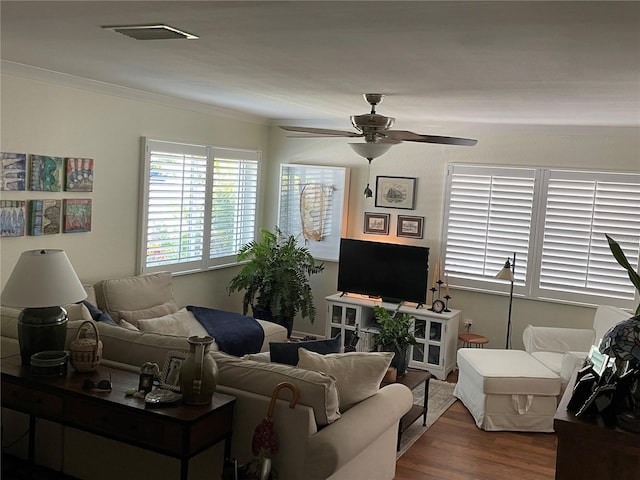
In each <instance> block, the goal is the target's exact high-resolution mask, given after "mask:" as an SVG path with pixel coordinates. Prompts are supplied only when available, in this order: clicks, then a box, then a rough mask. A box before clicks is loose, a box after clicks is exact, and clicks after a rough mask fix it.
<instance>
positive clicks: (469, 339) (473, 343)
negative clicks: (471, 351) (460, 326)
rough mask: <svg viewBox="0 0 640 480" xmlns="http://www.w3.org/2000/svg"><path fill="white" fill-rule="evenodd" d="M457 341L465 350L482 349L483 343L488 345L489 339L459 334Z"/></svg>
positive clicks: (475, 335) (473, 334)
mask: <svg viewBox="0 0 640 480" xmlns="http://www.w3.org/2000/svg"><path fill="white" fill-rule="evenodd" d="M458 340H460V341H461V342H462V346H463V347H465V348H469V347H476V348H484V345H485V343H489V339H488V338H487V337H484V336H482V335H478V334H477V333H461V334H460V335H459V336H458Z"/></svg>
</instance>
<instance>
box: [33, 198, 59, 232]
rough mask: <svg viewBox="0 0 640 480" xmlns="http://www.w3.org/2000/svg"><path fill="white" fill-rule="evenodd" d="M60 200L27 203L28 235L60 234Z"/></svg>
mask: <svg viewBox="0 0 640 480" xmlns="http://www.w3.org/2000/svg"><path fill="white" fill-rule="evenodd" d="M61 205H62V201H61V200H31V201H29V235H36V236H38V235H54V234H56V233H60V217H61Z"/></svg>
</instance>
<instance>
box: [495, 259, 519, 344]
mask: <svg viewBox="0 0 640 480" xmlns="http://www.w3.org/2000/svg"><path fill="white" fill-rule="evenodd" d="M515 275H516V253H515V252H513V263H511V259H509V258H507V261H506V262H505V264H504V267H502V270H500V271H499V272H498V274H497V275H496V278H498V279H500V280H509V282H511V291H510V292H509V318H508V320H507V345H506V347H505V348H507V349H510V348H511V306H512V305H513V281H514V280H515Z"/></svg>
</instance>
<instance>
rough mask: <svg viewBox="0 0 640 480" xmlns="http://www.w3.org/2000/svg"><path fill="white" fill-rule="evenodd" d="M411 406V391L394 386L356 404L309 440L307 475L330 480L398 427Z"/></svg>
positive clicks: (382, 389)
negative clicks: (374, 443)
mask: <svg viewBox="0 0 640 480" xmlns="http://www.w3.org/2000/svg"><path fill="white" fill-rule="evenodd" d="M412 404H413V394H412V393H411V390H409V389H408V388H407V387H406V386H404V385H401V384H399V383H394V384H391V385H387V386H386V387H383V388H381V389H380V390H379V391H378V393H376V394H375V395H373V396H372V397H369V398H367V399H366V400H363V401H362V402H360V403H358V404H356V405H354V406H353V407H352V408H350V409H349V410H347V411H346V412H345V413H343V414H342V417H341V418H340V420H338V421H337V422H334V423H332V424H331V425H328V426H326V427H325V428H323V429H322V430H320V431H319V432H318V433H317V434H315V435H313V436H312V437H311V438H310V439H309V443H308V446H307V457H306V459H305V472H314V475H315V476H316V477H317V478H328V477H329V476H331V474H332V473H333V472H336V471H337V470H339V469H340V468H341V467H342V466H343V465H345V464H347V463H348V462H349V461H350V460H352V459H353V458H354V457H356V456H357V455H358V454H359V453H361V452H362V451H363V450H365V449H366V448H367V447H368V446H369V444H371V443H372V442H373V441H374V440H376V439H377V438H378V437H379V436H380V435H382V434H383V433H384V432H385V431H386V430H388V429H389V428H392V427H396V428H397V425H398V422H399V421H400V418H402V416H403V415H404V414H405V413H407V412H408V411H409V409H410V408H411V405H412ZM394 447H395V443H394ZM392 448H393V447H392ZM393 454H394V455H395V449H394V451H393Z"/></svg>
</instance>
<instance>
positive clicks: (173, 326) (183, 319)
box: [137, 308, 208, 337]
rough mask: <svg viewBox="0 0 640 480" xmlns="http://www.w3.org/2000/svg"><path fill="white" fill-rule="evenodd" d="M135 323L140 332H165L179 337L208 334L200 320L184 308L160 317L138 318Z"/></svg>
mask: <svg viewBox="0 0 640 480" xmlns="http://www.w3.org/2000/svg"><path fill="white" fill-rule="evenodd" d="M137 324H138V329H139V330H140V331H141V332H153V333H165V334H168V335H177V336H180V337H190V336H192V335H197V336H199V337H204V336H206V335H208V333H207V331H206V330H205V329H204V327H203V326H202V325H201V324H200V322H198V321H197V320H196V319H195V318H194V317H193V314H192V313H191V312H189V311H188V310H187V309H186V308H183V309H181V310H178V311H177V312H175V313H170V314H169V315H164V316H162V317H157V318H147V319H140V320H138V321H137Z"/></svg>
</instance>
